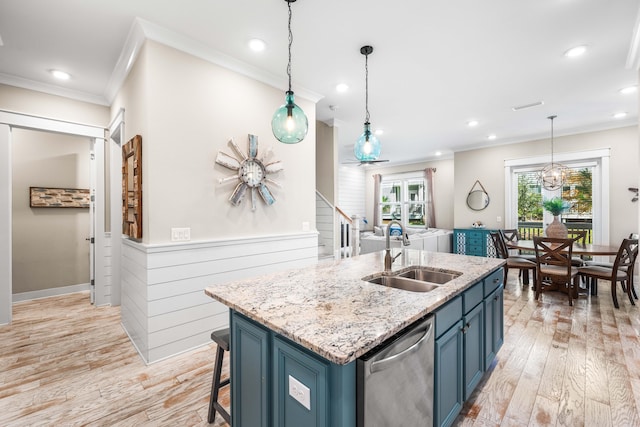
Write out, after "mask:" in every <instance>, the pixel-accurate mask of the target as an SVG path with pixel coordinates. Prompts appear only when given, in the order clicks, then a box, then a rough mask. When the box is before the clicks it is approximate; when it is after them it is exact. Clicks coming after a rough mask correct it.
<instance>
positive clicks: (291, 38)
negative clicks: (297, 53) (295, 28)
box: [287, 1, 293, 92]
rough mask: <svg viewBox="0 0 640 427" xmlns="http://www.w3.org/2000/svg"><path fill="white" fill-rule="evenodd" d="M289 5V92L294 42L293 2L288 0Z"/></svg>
mask: <svg viewBox="0 0 640 427" xmlns="http://www.w3.org/2000/svg"><path fill="white" fill-rule="evenodd" d="M287 5H288V6H289V62H288V63H287V76H289V92H291V45H292V44H293V33H292V32H291V2H290V1H287Z"/></svg>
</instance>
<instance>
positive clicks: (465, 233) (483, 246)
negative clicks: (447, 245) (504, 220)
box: [453, 228, 497, 258]
mask: <svg viewBox="0 0 640 427" xmlns="http://www.w3.org/2000/svg"><path fill="white" fill-rule="evenodd" d="M490 231H493V230H487V229H484V228H456V229H454V230H453V252H454V253H456V254H459V255H473V256H487V257H493V258H495V257H496V256H497V254H496V249H495V247H494V246H493V242H492V241H491V236H490V235H489V232H490Z"/></svg>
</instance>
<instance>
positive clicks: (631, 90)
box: [619, 86, 638, 95]
mask: <svg viewBox="0 0 640 427" xmlns="http://www.w3.org/2000/svg"><path fill="white" fill-rule="evenodd" d="M637 91H638V86H627V87H623V88H622V89H620V91H619V92H620V93H621V94H623V95H629V94H630V93H636V92H637Z"/></svg>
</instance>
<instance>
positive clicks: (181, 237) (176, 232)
mask: <svg viewBox="0 0 640 427" xmlns="http://www.w3.org/2000/svg"><path fill="white" fill-rule="evenodd" d="M189 240H191V228H172V229H171V241H172V242H188V241H189Z"/></svg>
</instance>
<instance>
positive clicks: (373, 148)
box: [353, 46, 380, 163]
mask: <svg viewBox="0 0 640 427" xmlns="http://www.w3.org/2000/svg"><path fill="white" fill-rule="evenodd" d="M371 52H373V47H371V46H362V47H361V48H360V53H361V54H363V55H364V58H365V59H364V70H365V104H364V105H365V119H364V132H362V135H360V138H358V140H357V141H356V145H355V146H354V147H353V154H354V155H355V156H356V159H358V160H359V161H360V162H364V163H367V162H374V161H376V160H377V159H378V157H379V156H380V140H378V138H377V137H376V136H375V135H374V134H373V133H371V123H370V122H369V55H370V54H371Z"/></svg>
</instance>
